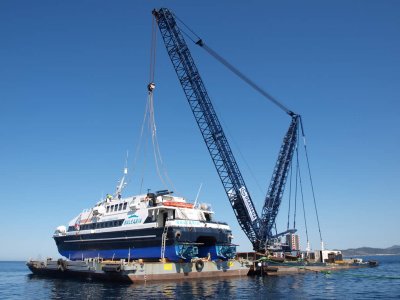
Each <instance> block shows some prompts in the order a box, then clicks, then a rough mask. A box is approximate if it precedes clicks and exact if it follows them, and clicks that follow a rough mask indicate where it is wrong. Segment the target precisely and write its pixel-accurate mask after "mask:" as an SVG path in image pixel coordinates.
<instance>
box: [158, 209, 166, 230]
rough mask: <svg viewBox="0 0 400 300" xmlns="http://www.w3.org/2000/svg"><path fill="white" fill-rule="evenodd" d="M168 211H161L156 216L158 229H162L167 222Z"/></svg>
mask: <svg viewBox="0 0 400 300" xmlns="http://www.w3.org/2000/svg"><path fill="white" fill-rule="evenodd" d="M167 218H168V211H161V212H160V213H159V214H158V227H164V226H165V223H166V222H167Z"/></svg>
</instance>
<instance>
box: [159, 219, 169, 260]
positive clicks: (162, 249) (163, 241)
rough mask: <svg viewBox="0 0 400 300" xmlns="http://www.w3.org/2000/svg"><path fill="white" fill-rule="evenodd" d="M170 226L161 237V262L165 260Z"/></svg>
mask: <svg viewBox="0 0 400 300" xmlns="http://www.w3.org/2000/svg"><path fill="white" fill-rule="evenodd" d="M167 233H168V226H166V225H165V226H164V231H163V234H162V236H161V260H165V241H166V240H167Z"/></svg>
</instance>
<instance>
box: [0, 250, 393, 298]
mask: <svg viewBox="0 0 400 300" xmlns="http://www.w3.org/2000/svg"><path fill="white" fill-rule="evenodd" d="M367 259H375V260H378V261H379V262H380V265H379V266H378V267H376V268H365V269H356V270H346V271H339V272H332V273H331V274H322V273H319V274H315V273H306V274H300V275H285V276H279V277H262V278H261V277H246V276H245V277H238V278H228V279H215V280H210V279H203V280H202V279H200V280H192V281H185V282H184V281H168V282H157V283H146V284H119V283H107V282H106V283H105V282H94V281H79V280H73V279H70V280H62V279H52V278H45V277H40V276H36V275H33V274H31V272H30V271H29V269H28V268H27V267H26V266H25V262H0V299H192V300H193V299H288V298H292V299H400V256H377V257H365V258H364V260H367Z"/></svg>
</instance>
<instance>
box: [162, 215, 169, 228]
mask: <svg viewBox="0 0 400 300" xmlns="http://www.w3.org/2000/svg"><path fill="white" fill-rule="evenodd" d="M167 218H168V212H165V213H163V223H162V224H163V225H162V226H163V227H165V223H166V222H167Z"/></svg>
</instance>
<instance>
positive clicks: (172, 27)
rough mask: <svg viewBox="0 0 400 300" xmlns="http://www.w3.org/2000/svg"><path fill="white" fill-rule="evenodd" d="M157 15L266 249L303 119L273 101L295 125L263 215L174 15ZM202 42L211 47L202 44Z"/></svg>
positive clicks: (239, 204) (228, 182) (238, 206)
mask: <svg viewBox="0 0 400 300" xmlns="http://www.w3.org/2000/svg"><path fill="white" fill-rule="evenodd" d="M152 13H153V15H154V17H155V19H156V22H157V25H158V28H159V30H160V32H161V36H162V38H163V41H164V45H165V47H166V50H167V53H168V55H169V57H170V60H171V62H172V65H173V67H174V69H175V72H176V74H177V76H178V79H179V82H180V84H181V86H182V88H183V91H184V93H185V95H186V98H187V101H188V103H189V105H190V108H191V110H192V113H193V115H194V118H195V119H196V122H197V125H198V127H199V129H200V132H201V134H202V136H203V139H204V142H205V144H206V146H207V149H208V151H209V154H210V156H211V158H212V161H213V163H214V166H215V168H216V170H217V173H218V175H219V178H220V180H221V182H222V185H223V187H224V190H225V193H226V194H227V196H228V199H229V202H230V204H231V206H232V208H233V211H234V213H235V216H236V218H237V220H238V223H239V225H240V227H241V228H242V230H243V231H244V232H245V234H246V235H247V237H248V239H249V240H250V242H251V243H252V245H253V248H254V250H255V251H265V250H266V249H267V246H268V242H269V241H270V240H271V239H272V238H273V237H276V236H277V235H275V236H274V235H273V234H272V229H273V227H274V225H275V219H276V216H277V214H278V211H279V207H280V204H281V200H282V196H283V192H284V188H285V183H286V179H287V175H288V171H289V169H290V165H291V162H292V158H293V153H294V151H295V148H296V144H297V139H298V131H299V124H300V122H301V117H300V115H297V114H295V113H294V112H292V111H290V110H288V109H286V108H285V107H284V106H283V105H281V104H280V103H278V102H277V101H276V100H275V99H270V100H271V101H273V102H276V103H275V104H277V105H278V106H281V108H283V109H284V110H285V111H286V113H287V114H288V115H289V116H290V117H291V123H290V126H289V129H288V131H287V133H286V135H285V136H284V139H283V143H282V146H281V148H280V151H279V155H278V160H277V162H276V165H275V168H274V171H273V174H272V179H271V182H270V184H269V188H268V191H267V195H266V197H265V201H264V205H263V209H262V214H261V217H260V216H259V215H258V213H257V210H256V209H255V206H254V203H253V200H252V198H251V196H250V193H249V191H248V189H247V187H246V184H245V181H244V179H243V176H242V174H241V172H240V170H239V167H238V164H237V162H236V160H235V157H234V155H233V152H232V150H231V147H230V145H229V143H228V140H227V138H226V136H225V133H224V131H223V128H222V126H221V123H220V121H219V119H218V116H217V115H216V113H215V110H214V108H213V105H212V102H211V100H210V97H209V95H208V93H207V90H206V88H205V85H204V83H203V80H202V79H201V76H200V74H199V71H198V69H197V67H196V64H195V63H194V60H193V58H192V55H191V53H190V51H189V48H188V46H187V44H186V41H185V39H184V37H183V34H182V31H181V29H180V28H179V26H178V25H177V22H176V19H175V17H174V14H173V13H172V12H171V11H170V10H169V9H167V8H161V9H158V10H153V12H152ZM196 44H198V45H200V46H202V47H206V46H205V44H204V42H203V41H202V40H199V41H197V42H196ZM208 50H209V48H208ZM239 76H240V75H239ZM240 77H243V76H240ZM242 79H246V78H242ZM248 83H249V82H248Z"/></svg>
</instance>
